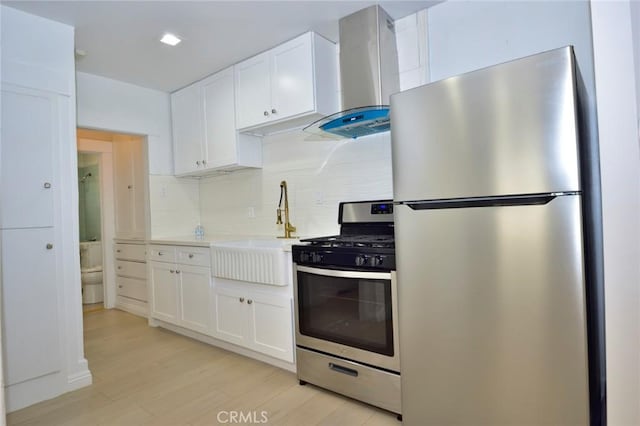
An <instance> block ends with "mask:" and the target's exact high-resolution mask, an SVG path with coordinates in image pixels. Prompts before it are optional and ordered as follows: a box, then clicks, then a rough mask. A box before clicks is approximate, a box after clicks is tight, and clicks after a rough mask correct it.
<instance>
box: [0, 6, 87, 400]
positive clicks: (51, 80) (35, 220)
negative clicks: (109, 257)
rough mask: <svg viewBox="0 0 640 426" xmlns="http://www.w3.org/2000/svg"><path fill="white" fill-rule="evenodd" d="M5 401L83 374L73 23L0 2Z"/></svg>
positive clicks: (80, 379) (35, 396)
mask: <svg viewBox="0 0 640 426" xmlns="http://www.w3.org/2000/svg"><path fill="white" fill-rule="evenodd" d="M0 15H1V31H2V33H1V37H2V62H1V64H2V68H1V80H2V88H1V90H2V93H1V99H2V108H1V109H2V111H1V122H0V123H1V124H0V126H1V131H0V136H1V145H0V176H1V179H0V199H1V200H2V202H1V203H0V250H1V260H2V261H1V271H2V272H1V284H2V346H3V357H4V360H3V361H4V365H3V366H4V376H3V379H4V385H5V386H6V388H5V390H6V404H7V410H8V411H13V410H17V409H19V408H22V407H25V406H27V405H31V404H33V403H35V402H38V401H41V400H44V399H48V398H52V397H54V396H57V395H59V394H61V393H64V392H67V391H69V390H73V389H75V388H78V387H82V386H85V385H88V384H90V383H91V375H90V373H89V370H88V368H87V363H86V360H85V359H84V354H83V348H82V312H81V295H80V273H79V247H78V210H77V208H78V206H77V191H78V189H77V162H76V157H75V155H76V152H75V151H76V143H75V74H74V57H73V49H74V40H73V28H72V27H69V26H67V25H63V24H59V23H55V22H52V21H49V20H46V19H43V18H39V17H35V16H32V15H29V14H26V13H23V12H19V11H16V10H14V9H11V8H8V7H5V6H1V10H0Z"/></svg>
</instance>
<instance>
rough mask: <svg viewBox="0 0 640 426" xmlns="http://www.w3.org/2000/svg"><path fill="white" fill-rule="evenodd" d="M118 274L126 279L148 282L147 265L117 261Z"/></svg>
mask: <svg viewBox="0 0 640 426" xmlns="http://www.w3.org/2000/svg"><path fill="white" fill-rule="evenodd" d="M116 274H117V275H121V276H125V277H132V278H139V279H141V280H146V279H147V264H146V263H140V262H129V261H126V260H116Z"/></svg>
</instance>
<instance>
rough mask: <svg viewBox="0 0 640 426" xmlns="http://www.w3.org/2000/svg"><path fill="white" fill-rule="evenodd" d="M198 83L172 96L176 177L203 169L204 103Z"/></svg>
mask: <svg viewBox="0 0 640 426" xmlns="http://www.w3.org/2000/svg"><path fill="white" fill-rule="evenodd" d="M200 98H201V96H200V85H199V84H198V83H195V84H192V85H191V86H187V87H185V88H184V89H181V90H178V91H177V92H175V93H173V94H172V95H171V119H172V125H173V146H174V150H173V160H174V169H175V174H176V175H181V174H185V173H190V172H192V171H196V170H199V169H200V168H201V163H202V160H203V159H204V156H203V154H202V102H201V100H200Z"/></svg>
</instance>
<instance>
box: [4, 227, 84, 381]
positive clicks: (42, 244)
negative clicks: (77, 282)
mask: <svg viewBox="0 0 640 426" xmlns="http://www.w3.org/2000/svg"><path fill="white" fill-rule="evenodd" d="M54 237H55V235H54V229H53V228H31V229H11V230H3V231H0V238H1V240H2V345H3V348H2V349H3V353H4V355H3V358H4V371H5V385H13V384H16V383H20V382H24V381H27V380H29V379H35V378H36V377H41V376H44V375H47V374H51V373H54V372H56V371H59V370H60V369H61V367H62V366H63V365H64V363H63V362H62V359H61V342H60V323H59V315H58V313H59V301H58V293H59V291H58V286H59V282H58V280H57V272H56V252H57V250H58V248H57V247H54V246H53V243H54ZM78 290H80V289H78ZM79 298H80V296H78V303H79Z"/></svg>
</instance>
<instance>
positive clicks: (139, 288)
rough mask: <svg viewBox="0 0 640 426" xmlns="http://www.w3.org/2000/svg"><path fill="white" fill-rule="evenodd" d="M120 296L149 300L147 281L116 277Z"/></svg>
mask: <svg viewBox="0 0 640 426" xmlns="http://www.w3.org/2000/svg"><path fill="white" fill-rule="evenodd" d="M116 285H117V289H116V292H117V294H118V296H125V297H130V298H132V299H137V300H141V301H143V302H146V301H147V281H145V280H138V279H136V278H126V277H116Z"/></svg>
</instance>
